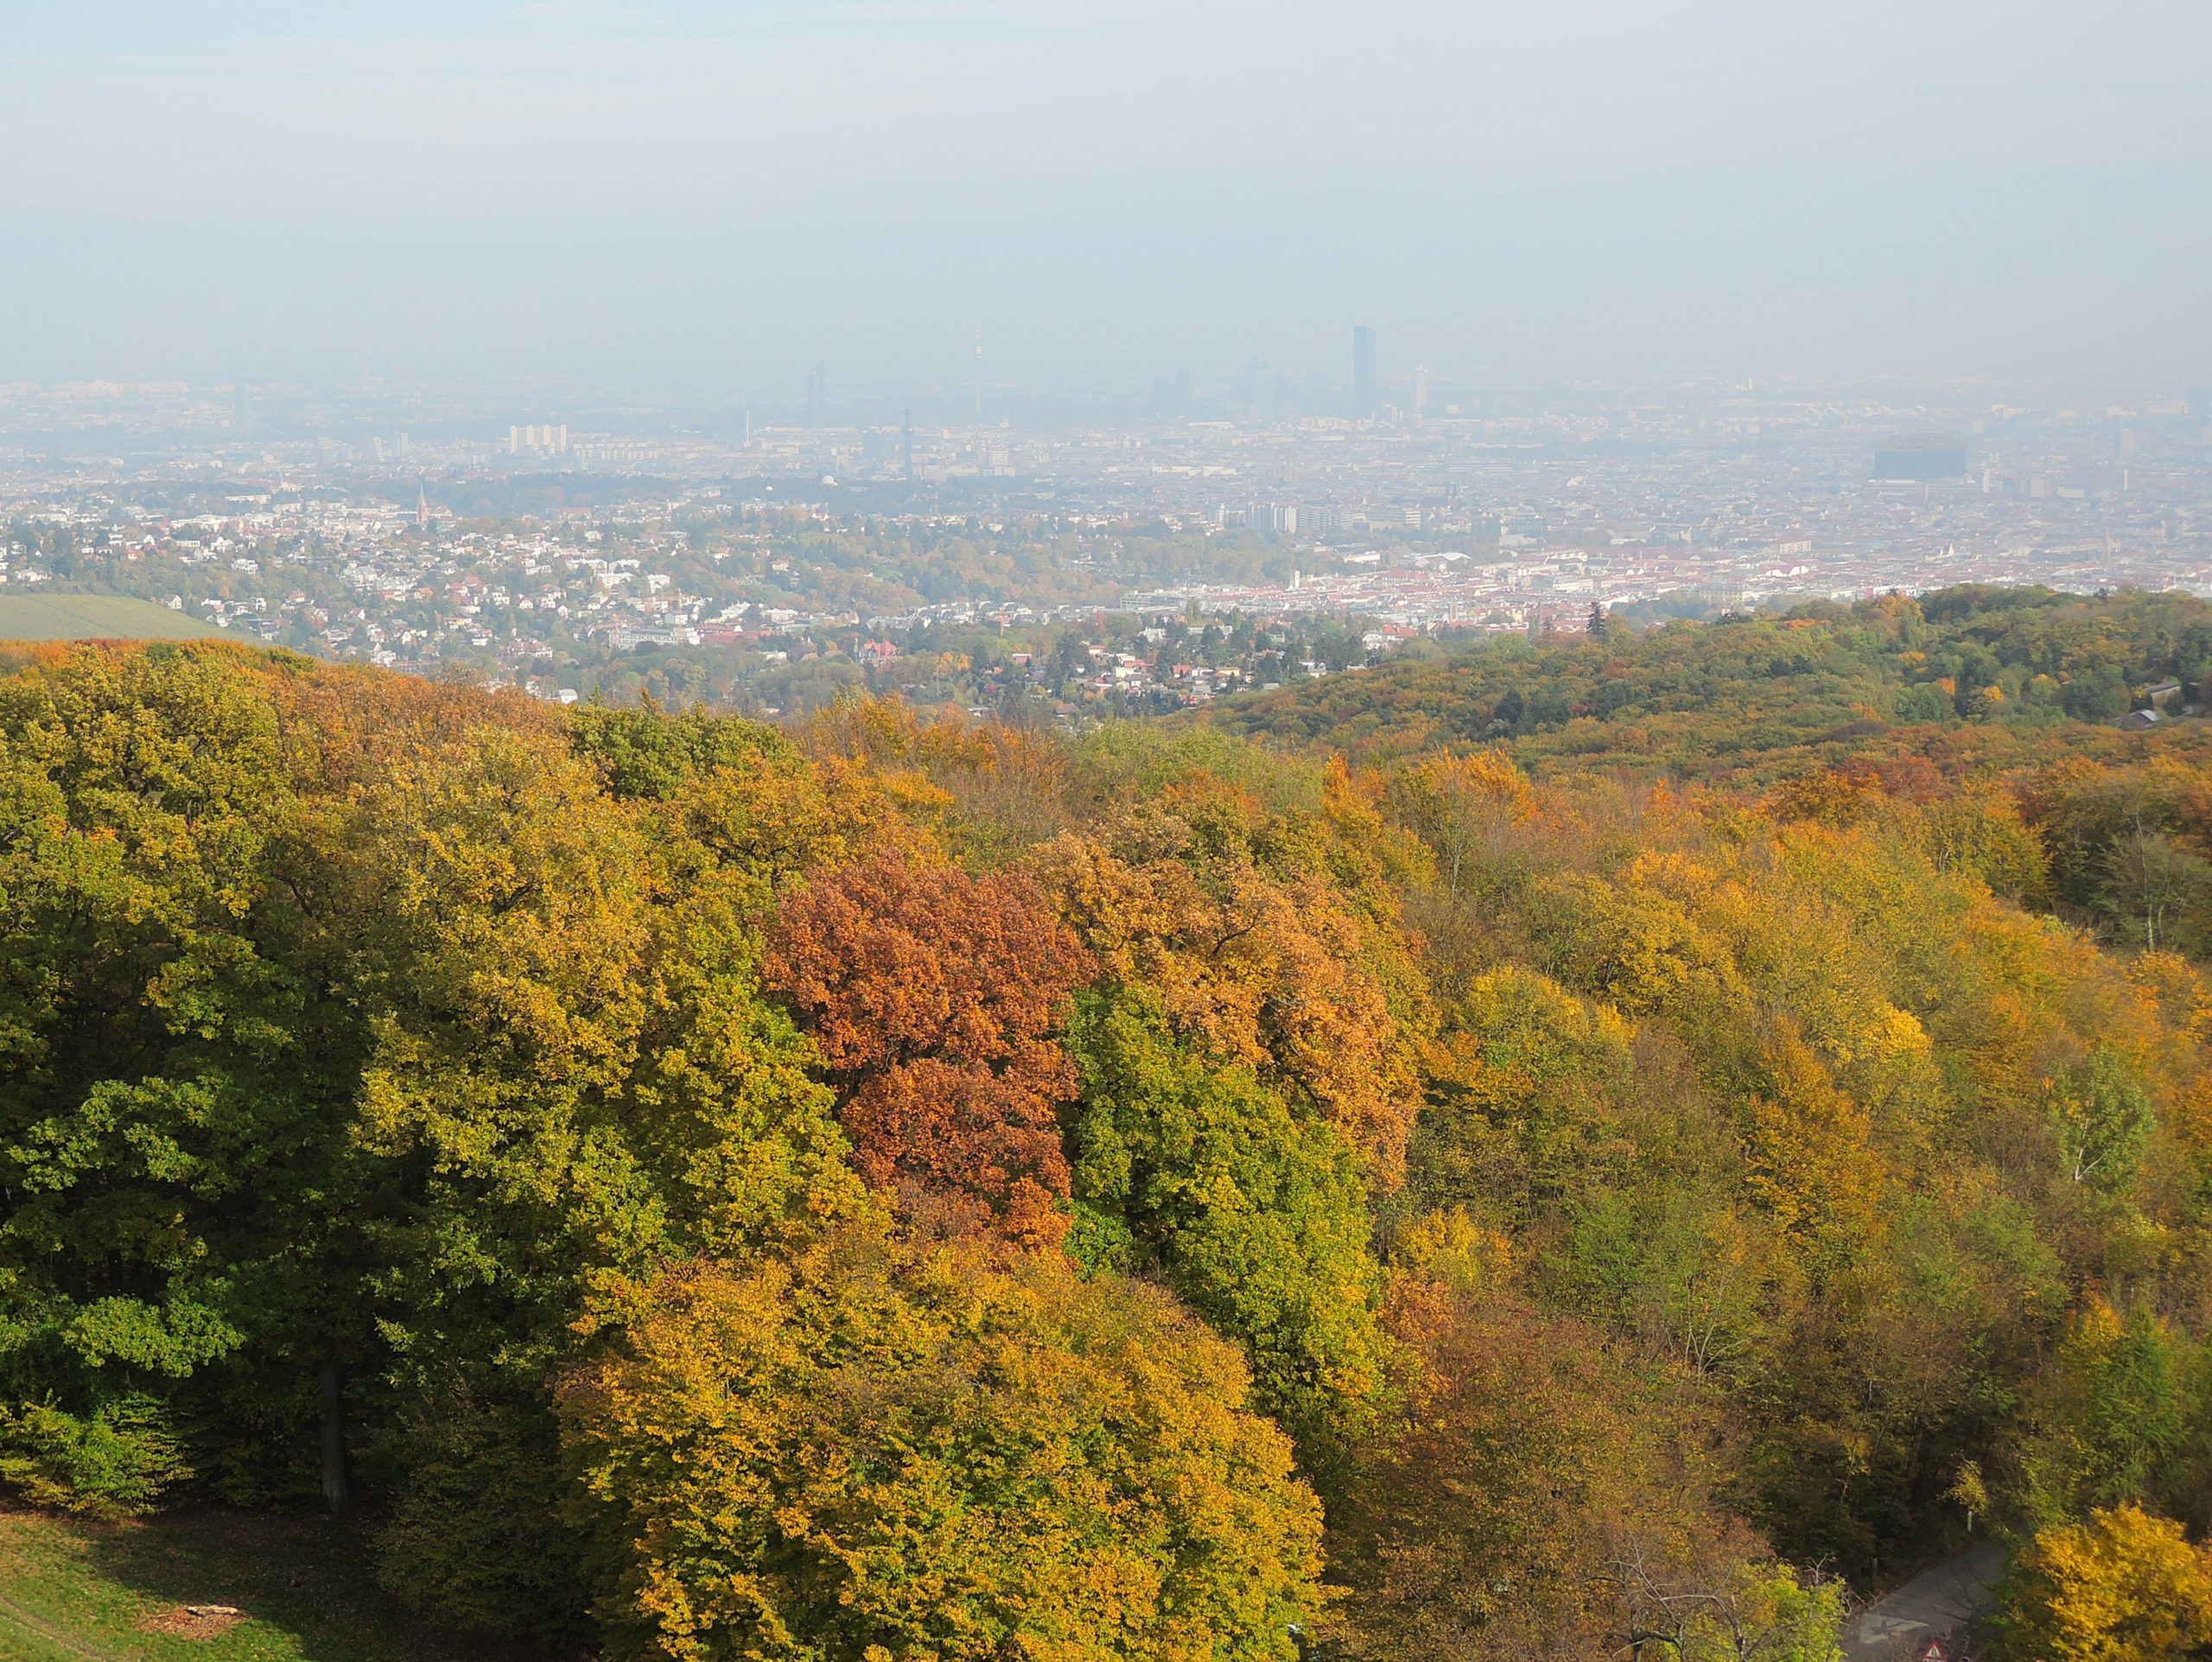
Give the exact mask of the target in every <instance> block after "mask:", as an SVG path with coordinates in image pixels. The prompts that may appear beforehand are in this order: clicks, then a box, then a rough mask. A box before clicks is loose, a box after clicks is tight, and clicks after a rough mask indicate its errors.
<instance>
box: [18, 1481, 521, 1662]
mask: <svg viewBox="0 0 2212 1662" xmlns="http://www.w3.org/2000/svg"><path fill="white" fill-rule="evenodd" d="M188 1604H227V1605H232V1606H235V1607H236V1608H239V1609H241V1610H243V1611H245V1612H246V1614H247V1619H246V1620H245V1621H241V1622H240V1623H238V1625H237V1626H236V1627H232V1628H231V1629H230V1630H229V1631H228V1632H226V1633H220V1634H219V1635H217V1636H215V1637H213V1638H205V1639H203V1638H194V1637H190V1636H188V1635H184V1634H178V1633H162V1632H159V1631H150V1630H149V1627H147V1626H146V1624H147V1623H149V1622H157V1621H159V1620H160V1619H161V1618H162V1617H163V1616H165V1615H170V1614H174V1613H175V1612H177V1611H179V1610H181V1608H183V1607H184V1606H186V1605H188ZM511 1654H512V1652H507V1651H505V1650H504V1649H503V1648H502V1647H501V1646H499V1645H498V1644H496V1643H493V1642H488V1641H485V1640H474V1639H462V1638H458V1637H455V1636H454V1635H450V1634H444V1633H435V1632H433V1631H430V1630H428V1629H425V1628H423V1627H420V1626H419V1625H417V1624H416V1623H415V1622H413V1621H410V1620H408V1619H407V1617H406V1616H405V1615H404V1613H402V1612H400V1611H399V1610H398V1609H397V1608H395V1606H394V1605H393V1603H392V1600H391V1595H389V1594H387V1593H385V1591H384V1590H383V1589H381V1588H379V1587H378V1585H377V1584H376V1582H375V1580H374V1578H373V1577H372V1576H371V1574H370V1572H369V1569H368V1543H367V1539H366V1537H365V1532H363V1531H362V1530H361V1529H359V1527H358V1526H351V1525H346V1524H337V1523H331V1522H328V1521H327V1520H325V1519H321V1518H316V1517H307V1516H297V1515H292V1516H247V1515H245V1514H241V1513H182V1514H177V1515H174V1516H168V1517H162V1518H156V1519H148V1520H146V1521H143V1522H137V1523H120V1524H96V1523H90V1522H86V1521H85V1520H82V1519H71V1518H60V1517H56V1516H54V1515H51V1514H48V1513H37V1512H31V1511H25V1510H0V1659H6V1662H187V1659H196V1662H403V1659H404V1662H461V1659H463V1658H495V1657H501V1656H507V1655H511Z"/></svg>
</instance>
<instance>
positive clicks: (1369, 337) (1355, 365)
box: [1351, 323, 1376, 415]
mask: <svg viewBox="0 0 2212 1662" xmlns="http://www.w3.org/2000/svg"><path fill="white" fill-rule="evenodd" d="M1375 404H1376V397H1375V331H1374V330H1372V329H1370V328H1369V327H1367V325H1365V324H1364V323H1363V324H1361V325H1359V326H1358V327H1357V328H1355V329H1354V330H1353V331H1352V332H1351V413H1352V414H1353V415H1373V414H1374V413H1375Z"/></svg>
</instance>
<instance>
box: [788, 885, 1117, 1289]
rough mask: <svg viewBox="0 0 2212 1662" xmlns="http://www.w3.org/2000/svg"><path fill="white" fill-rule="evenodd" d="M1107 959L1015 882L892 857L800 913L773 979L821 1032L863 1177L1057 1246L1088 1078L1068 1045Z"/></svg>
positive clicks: (808, 902) (803, 904) (795, 906)
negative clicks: (1087, 989)
mask: <svg viewBox="0 0 2212 1662" xmlns="http://www.w3.org/2000/svg"><path fill="white" fill-rule="evenodd" d="M1091 969H1092V967H1091V962H1090V958H1089V957H1088V955H1086V954H1085V953H1084V950H1083V948H1081V946H1080V945H1078V944H1077V941H1076V939H1075V936H1074V935H1073V934H1072V933H1071V931H1070V930H1069V929H1067V927H1066V926H1065V924H1063V923H1060V922H1059V921H1058V919H1057V918H1055V917H1053V916H1052V911H1051V910H1050V909H1049V908H1048V907H1047V906H1046V903H1045V898H1044V897H1043V895H1042V894H1041V893H1040V892H1039V890H1038V889H1037V886H1036V885H1035V884H1033V882H1031V881H1030V879H1027V878H1026V877H1024V876H1021V875H1020V874H1019V873H1016V872H994V873H990V874H988V875H986V876H983V877H971V876H969V874H968V873H966V872H963V871H960V870H958V869H957V868H955V867H951V866H924V865H920V864H918V863H917V862H916V861H914V860H912V859H911V858H909V857H908V856H907V855H906V854H905V853H902V852H899V851H897V850H886V851H883V852H880V853H875V854H873V855H870V856H869V857H868V858H866V859H863V860H855V861H854V862H852V863H850V864H848V865H845V866H838V867H836V868H834V869H831V870H829V871H826V872H817V874H816V876H815V879H814V881H813V883H812V884H811V885H810V886H809V887H808V888H807V889H806V890H805V891H804V892H803V893H800V894H798V895H795V896H793V897H792V898H791V899H790V900H789V901H787V902H786V903H785V906H784V908H783V911H782V915H781V918H780V920H779V927H778V929H777V933H776V936H775V942H774V947H773V950H772V956H771V958H770V961H769V964H768V970H767V979H768V981H769V984H770V985H771V986H774V987H776V988H778V989H779V990H780V991H781V992H782V993H784V994H785V997H786V998H788V999H790V1000H791V1005H792V1007H793V1008H794V1010H795V1011H796V1012H798V1015H799V1017H800V1018H801V1020H802V1021H804V1023H805V1024H807V1025H808V1026H810V1028H811V1029H812V1031H813V1033H814V1037H815V1042H816V1044H817V1045H818V1046H819V1047H820V1050H821V1052H822V1060H823V1066H824V1067H825V1068H826V1069H827V1070H828V1072H829V1076H830V1079H831V1081H832V1082H834V1083H835V1084H836V1086H837V1088H838V1090H839V1094H840V1099H841V1102H842V1116H841V1117H842V1120H843V1123H844V1126H845V1131H846V1134H847V1135H848V1136H849V1137H850V1138H851V1139H852V1142H853V1147H854V1158H855V1160H856V1162H857V1163H858V1164H859V1166H860V1169H861V1175H862V1176H864V1177H866V1178H867V1179H868V1182H869V1183H872V1184H874V1186H876V1187H878V1188H883V1189H888V1188H898V1189H902V1190H904V1191H906V1194H907V1196H908V1198H909V1199H910V1201H911V1200H912V1199H916V1198H919V1197H920V1196H934V1197H936V1198H937V1199H938V1200H940V1201H943V1200H947V1199H950V1200H951V1201H953V1202H956V1204H957V1205H964V1207H965V1208H966V1209H967V1210H968V1211H969V1215H970V1216H971V1218H972V1219H973V1220H974V1221H982V1218H983V1217H985V1216H988V1219H989V1220H990V1221H992V1222H994V1223H995V1225H996V1227H999V1228H1001V1229H1002V1230H1003V1231H1005V1232H1006V1233H1007V1234H1009V1235H1011V1236H1013V1237H1014V1238H1015V1239H1017V1240H1024V1241H1027V1242H1029V1243H1031V1244H1038V1245H1041V1244H1047V1243H1049V1242H1052V1241H1055V1240H1058V1239H1059V1237H1060V1235H1061V1234H1063V1233H1064V1232H1065V1228H1066V1215H1065V1212H1064V1211H1062V1210H1061V1209H1060V1208H1059V1205H1058V1202H1061V1201H1063V1200H1065V1198H1066V1196H1067V1193H1068V1166H1067V1160H1066V1157H1065V1155H1064V1154H1063V1153H1062V1152H1061V1149H1060V1136H1059V1126H1058V1118H1057V1113H1056V1110H1057V1108H1058V1104H1059V1103H1061V1102H1062V1101H1066V1100H1067V1099H1068V1098H1070V1097H1071V1096H1073V1095H1074V1094H1075V1075H1074V1070H1073V1069H1072V1068H1071V1066H1070V1064H1069V1062H1068V1058H1067V1056H1066V1054H1065V1052H1064V1051H1063V1050H1061V1048H1060V1046H1059V1044H1058V1041H1057V1040H1056V1038H1055V1037H1053V1035H1054V1033H1055V1031H1057V1029H1058V1024H1059V1021H1060V1018H1061V1013H1062V1005H1063V1003H1064V1001H1065V999H1066V997H1067V995H1068V994H1069V993H1071V991H1073V990H1074V989H1075V988H1076V987H1077V986H1082V985H1083V984H1084V982H1086V981H1087V980H1090V975H1091Z"/></svg>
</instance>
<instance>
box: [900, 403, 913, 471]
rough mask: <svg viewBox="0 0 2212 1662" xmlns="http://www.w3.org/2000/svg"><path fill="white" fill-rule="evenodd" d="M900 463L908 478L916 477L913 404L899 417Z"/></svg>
mask: <svg viewBox="0 0 2212 1662" xmlns="http://www.w3.org/2000/svg"><path fill="white" fill-rule="evenodd" d="M899 466H900V467H901V468H902V469H903V470H904V471H905V473H906V477H907V478H908V479H912V478H913V477H914V412H913V409H912V407H911V406H910V407H909V408H908V409H907V410H906V414H905V415H902V416H900V417H899Z"/></svg>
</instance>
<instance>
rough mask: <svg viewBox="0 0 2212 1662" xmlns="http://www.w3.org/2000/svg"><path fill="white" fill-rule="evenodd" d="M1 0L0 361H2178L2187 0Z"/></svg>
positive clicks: (927, 372)
mask: <svg viewBox="0 0 2212 1662" xmlns="http://www.w3.org/2000/svg"><path fill="white" fill-rule="evenodd" d="M0 24H3V25H4V26H3V27H0V82H3V83H4V84H0V145H4V147H5V154H6V155H7V157H8V159H9V164H8V166H7V167H6V168H5V169H4V170H0V203H4V208H5V225H6V228H7V234H6V235H5V237H4V238H0V304H4V307H5V315H6V318H7V320H8V327H7V328H6V331H5V333H4V334H3V335H0V378H7V379H15V378H29V379H60V378H65V377H92V376H106V377H128V378H143V377H156V376H185V377H192V378H194V379H202V380H228V379H231V378H232V377H248V378H251V379H256V380H260V379H275V378H279V377H284V378H292V377H337V376H346V375H358V374H359V372H360V371H361V368H362V366H363V365H365V363H369V362H372V361H374V362H378V363H379V364H380V363H382V362H384V361H386V360H391V361H393V362H396V363H397V365H399V366H400V367H401V370H402V371H403V373H404V374H405V375H407V376H408V377H410V378H414V379H417V380H420V381H424V382H437V383H449V382H457V381H461V380H465V379H467V378H469V377H478V376H491V377H555V378H563V377H572V376H588V377H602V378H605V379H607V380H610V381H614V382H620V383H626V384H637V385H639V386H640V387H645V386H651V385H656V384H668V385H675V384H683V385H690V386H700V387H705V386H713V387H717V388H719V387H722V386H727V387H728V388H730V389H732V390H733V391H734V394H736V395H739V396H757V397H760V398H762V399H772V398H778V397H783V396H788V395H789V394H790V392H791V390H793V389H795V388H796V386H797V384H798V379H799V377H801V376H802V375H803V374H804V371H805V369H806V367H807V366H808V365H810V364H811V363H812V362H814V361H815V360H816V359H817V358H827V359H828V360H829V362H830V364H831V366H832V371H833V375H834V376H836V377H837V382H836V384H839V385H843V386H855V385H861V384H865V385H870V386H876V387H895V386H897V385H898V384H901V382H902V381H911V382H912V383H913V384H915V385H916V386H917V387H921V386H924V385H943V384H953V383H957V381H958V380H959V379H960V378H961V377H963V376H964V375H965V374H966V373H967V365H968V363H969V352H970V350H971V343H972V331H973V329H974V328H975V327H976V324H977V323H978V322H980V323H981V324H982V327H983V328H984V331H985V345H986V348H987V351H988V367H989V371H990V373H991V374H992V376H993V377H1021V378H1025V379H1027V380H1030V381H1033V382H1035V383H1038V384H1046V383H1057V384H1076V383H1089V384H1102V385H1103V384H1135V383H1138V382H1141V380H1143V379H1144V378H1146V377H1150V376H1152V375H1154V374H1165V373H1173V371H1176V370H1177V369H1179V368H1185V367H1187V368H1188V369H1190V370H1191V371H1192V372H1193V374H1195V375H1197V376H1198V377H1199V378H1200V379H1201V380H1205V379H1206V378H1209V377H1220V378H1225V377H1227V376H1229V375H1230V374H1231V373H1233V372H1234V371H1236V368H1237V367H1238V366H1241V365H1243V362H1244V361H1245V359H1246V358H1250V357H1255V356H1256V357H1260V358H1266V359H1268V361H1269V362H1271V363H1273V364H1275V365H1279V366H1281V367H1283V368H1286V369H1289V370H1294V371H1301V372H1302V371H1306V370H1309V369H1324V370H1328V371H1332V372H1336V373H1338V374H1341V373H1342V372H1343V371H1344V360H1345V358H1347V355H1348V349H1347V347H1346V345H1345V338H1346V334H1347V332H1348V330H1349V327H1350V326H1351V324H1352V323H1354V322H1356V321H1360V322H1371V323H1373V324H1374V325H1375V326H1376V327H1377V328H1378V329H1379V330H1380V331H1381V332H1382V336H1383V352H1384V369H1385V372H1386V374H1387V375H1392V376H1398V375H1403V374H1405V373H1407V372H1408V371H1410V368H1411V365H1412V364H1413V363H1414V360H1415V358H1425V359H1426V360H1427V363H1428V364H1429V365H1430V366H1431V367H1432V370H1433V371H1434V372H1435V373H1437V374H1439V375H1440V376H1455V375H1466V376H1473V377H1514V376H1529V375H1542V376H1560V375H1580V376H1601V377H1645V376H1653V375H1671V374H1674V373H1676V372H1690V371H1713V372H1719V373H1726V374H1762V375H1768V376H1772V375H1776V374H1779V373H1785V372H1790V371H1802V372H1807V373H1847V374H1848V373H1859V372H1866V371H1893V372H1902V373H1929V374H1951V373H1973V374H1988V375H1993V376H1999V377H2069V378H2074V379H2078V380H2082V381H2085V382H2088V383H2089V384H2113V385H2115V386H2120V385H2140V386H2142V387H2145V389H2148V388H2151V387H2171V388H2179V387H2185V386H2188V385H2190V384H2205V383H2206V382H2208V381H2212V6H2209V5H2208V4H2207V3H2206V0H2098V3H2094V4H2093V3H2086V0H2075V3H2064V4H2060V3H2053V0H2007V3H2004V4H1997V3H1988V0H1849V3H1830V0H1765V3H1759V4H1751V3H1744V0H1651V3H1627V0H1529V3H1522V4H1518V5H1515V6H1511V7H1504V6H1498V5H1494V4H1489V3H1483V0H1473V3H1469V0H1459V3H1449V4H1446V3H1427V0H1364V3H1357V4H1352V3H1342V4H1319V3H1312V0H1267V3H1260V0H1110V3H1109V0H1052V3H1045V0H1031V3H1012V0H974V3H969V0H875V3H849V0H810V3H797V0H722V3H718V4H706V3H698V4H662V5H653V4H616V3H595V0H568V3H560V0H553V3H540V4H520V5H518V4H512V3H490V0H438V3H428V0H423V3H417V0H405V3H387V4H382V5H347V6H343V7H340V6H327V5H316V4H313V3H303V0H292V3H275V0H270V3H260V0H254V3H223V0H197V3H184V0H174V3H162V0H135V3H134V0H67V3H60V0H39V3H35V4H34V3H30V0H0Z"/></svg>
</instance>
